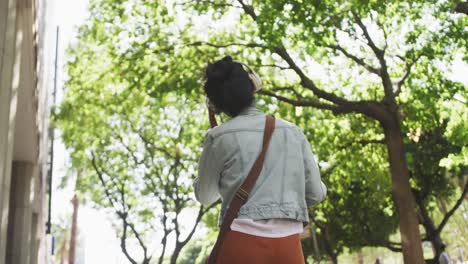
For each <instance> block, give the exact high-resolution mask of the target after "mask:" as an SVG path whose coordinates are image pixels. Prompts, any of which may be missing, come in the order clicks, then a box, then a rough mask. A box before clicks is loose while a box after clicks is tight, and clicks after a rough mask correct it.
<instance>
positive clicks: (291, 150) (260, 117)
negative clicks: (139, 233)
mask: <svg viewBox="0 0 468 264" xmlns="http://www.w3.org/2000/svg"><path fill="white" fill-rule="evenodd" d="M244 67H245V65H243V64H241V63H238V62H235V61H233V60H232V59H231V57H229V56H228V57H225V58H223V59H222V60H219V61H217V62H215V63H212V64H211V63H210V64H209V65H208V67H207V68H206V71H205V78H206V79H205V84H204V90H205V93H206V96H207V98H208V100H209V105H210V108H211V110H214V111H217V112H223V113H225V114H227V115H228V116H230V117H231V119H230V120H229V121H227V122H225V123H223V124H222V125H220V126H217V127H215V128H213V129H211V130H210V131H209V132H208V134H207V136H206V140H205V143H204V145H203V151H202V154H201V157H200V162H199V177H198V178H197V179H196V180H195V183H194V189H195V196H196V198H197V200H198V201H199V202H201V203H202V204H203V205H210V204H212V203H214V202H216V201H217V200H218V199H219V198H221V199H222V201H223V203H222V210H221V216H220V221H219V222H220V223H221V222H222V221H223V217H224V214H225V213H226V210H227V207H228V205H229V203H230V201H231V199H232V198H233V196H234V194H235V193H236V191H237V189H238V188H239V186H240V185H241V184H242V182H243V180H244V179H245V177H246V176H247V174H248V173H249V171H250V169H251V167H252V165H253V163H254V162H255V160H256V158H257V156H258V155H259V152H260V150H261V148H262V137H263V130H264V126H265V114H264V113H262V112H261V111H260V110H259V109H258V108H257V107H256V106H255V103H254V92H255V91H256V90H258V89H259V88H260V87H259V84H258V81H259V80H253V79H252V75H249V72H248V71H251V70H250V69H249V68H247V67H246V68H247V71H246V69H244ZM252 80H253V81H252ZM325 195H326V188H325V185H324V184H323V183H322V182H321V179H320V175H319V170H318V166H317V163H316V162H315V160H314V157H313V154H312V152H311V150H310V145H309V142H308V141H307V138H306V137H305V136H304V134H303V133H302V132H301V130H300V129H298V128H297V127H296V126H295V125H294V124H291V123H289V122H286V121H284V120H280V119H277V120H276V125H275V129H274V132H273V135H272V137H271V141H270V144H269V147H268V150H267V153H266V158H265V161H264V164H263V168H262V171H261V173H260V175H259V177H258V179H257V180H256V183H255V186H254V188H253V189H252V191H251V192H250V195H249V198H248V200H247V202H246V203H245V204H244V205H243V206H242V208H241V209H240V211H239V214H238V217H237V218H236V219H235V220H234V221H233V223H232V224H231V231H229V232H228V233H227V235H226V238H225V240H224V243H223V245H222V248H221V251H220V252H219V255H218V256H219V257H218V259H217V263H242V264H244V263H255V264H259V263H260V264H261V263H269V264H271V263H292V264H294V263H304V257H303V254H302V248H301V243H300V238H299V234H300V233H302V232H303V225H304V224H305V223H308V222H309V217H308V210H307V208H308V207H309V206H312V205H315V204H317V203H319V202H321V201H322V200H323V199H324V198H325Z"/></svg>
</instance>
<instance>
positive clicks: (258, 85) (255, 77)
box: [235, 61, 262, 93]
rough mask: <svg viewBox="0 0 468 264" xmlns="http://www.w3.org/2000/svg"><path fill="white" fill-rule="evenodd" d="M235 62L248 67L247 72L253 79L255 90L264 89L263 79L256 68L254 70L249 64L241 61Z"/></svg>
mask: <svg viewBox="0 0 468 264" xmlns="http://www.w3.org/2000/svg"><path fill="white" fill-rule="evenodd" d="M235 62H237V63H239V64H240V65H242V66H245V67H246V68H247V74H248V75H249V79H250V80H251V81H252V84H253V86H254V92H255V93H256V92H258V91H260V90H261V89H262V80H261V79H260V76H258V74H257V73H256V72H255V71H254V70H252V68H250V67H249V65H247V64H245V63H243V62H239V61H235Z"/></svg>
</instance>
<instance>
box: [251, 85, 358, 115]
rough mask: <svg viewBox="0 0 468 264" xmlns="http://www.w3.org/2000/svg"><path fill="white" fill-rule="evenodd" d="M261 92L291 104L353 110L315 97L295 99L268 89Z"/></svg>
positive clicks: (336, 111)
mask: <svg viewBox="0 0 468 264" xmlns="http://www.w3.org/2000/svg"><path fill="white" fill-rule="evenodd" d="M259 94H263V95H268V96H271V97H274V98H276V99H278V100H280V101H283V102H286V103H288V104H291V105H293V106H311V107H315V108H319V109H325V110H331V111H333V112H335V113H348V112H351V111H347V110H346V109H344V108H343V107H340V106H336V105H331V104H325V103H322V102H320V101H317V100H313V99H308V100H301V99H298V100H295V99H290V98H287V97H284V96H281V95H278V94H275V93H273V92H270V91H267V90H261V91H260V92H259Z"/></svg>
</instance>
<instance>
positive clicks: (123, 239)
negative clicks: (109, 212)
mask: <svg viewBox="0 0 468 264" xmlns="http://www.w3.org/2000/svg"><path fill="white" fill-rule="evenodd" d="M118 215H119V217H120V219H122V224H123V231H122V236H121V237H120V248H121V249H122V252H123V253H124V255H125V256H126V257H127V259H128V260H129V261H130V262H131V263H132V264H137V262H136V261H135V259H133V258H132V256H130V254H129V253H128V251H127V228H128V225H127V222H126V221H125V218H126V217H127V216H126V215H123V214H118Z"/></svg>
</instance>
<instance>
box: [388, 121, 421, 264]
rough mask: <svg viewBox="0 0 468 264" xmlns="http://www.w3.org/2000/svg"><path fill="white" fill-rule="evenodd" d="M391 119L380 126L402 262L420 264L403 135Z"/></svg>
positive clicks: (398, 126)
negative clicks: (387, 164)
mask: <svg viewBox="0 0 468 264" xmlns="http://www.w3.org/2000/svg"><path fill="white" fill-rule="evenodd" d="M392 119H393V121H392V122H389V123H390V124H388V123H387V124H384V131H385V140H386V144H387V149H388V155H389V161H390V171H391V174H392V193H393V198H394V200H395V205H396V208H397V212H398V217H399V220H400V234H401V243H402V249H403V260H404V262H405V263H406V264H423V263H424V257H423V252H422V244H421V237H420V234H419V226H418V219H417V217H416V212H415V206H414V199H413V195H412V193H411V187H410V183H409V171H408V166H407V164H406V160H405V150H404V144H403V136H402V134H401V127H400V123H399V121H398V118H397V117H396V115H394V118H392Z"/></svg>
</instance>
